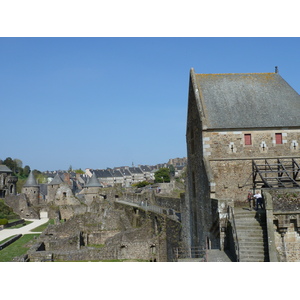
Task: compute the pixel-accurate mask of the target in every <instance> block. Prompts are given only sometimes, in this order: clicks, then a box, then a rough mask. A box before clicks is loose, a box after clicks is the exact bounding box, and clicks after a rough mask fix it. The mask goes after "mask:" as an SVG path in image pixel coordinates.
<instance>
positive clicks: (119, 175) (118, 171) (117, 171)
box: [111, 170, 123, 177]
mask: <svg viewBox="0 0 300 300" xmlns="http://www.w3.org/2000/svg"><path fill="white" fill-rule="evenodd" d="M111 174H112V175H113V176H114V177H123V175H122V173H121V171H120V170H111Z"/></svg>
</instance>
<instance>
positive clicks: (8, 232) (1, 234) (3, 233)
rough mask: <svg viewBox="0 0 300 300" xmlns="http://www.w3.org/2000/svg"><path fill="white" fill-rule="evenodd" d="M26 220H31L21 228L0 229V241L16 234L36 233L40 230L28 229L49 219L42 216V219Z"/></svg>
mask: <svg viewBox="0 0 300 300" xmlns="http://www.w3.org/2000/svg"><path fill="white" fill-rule="evenodd" d="M26 221H32V223H30V224H28V225H26V226H22V227H21V228H16V229H9V228H8V229H3V230H0V241H3V240H4V239H6V238H9V237H11V236H14V235H16V234H37V233H41V232H32V231H30V230H32V229H34V228H36V227H38V226H40V225H42V224H45V223H47V222H48V221H49V219H48V218H43V219H26Z"/></svg>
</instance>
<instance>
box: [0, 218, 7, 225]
mask: <svg viewBox="0 0 300 300" xmlns="http://www.w3.org/2000/svg"><path fill="white" fill-rule="evenodd" d="M7 223H8V221H7V219H0V225H6V224H7Z"/></svg>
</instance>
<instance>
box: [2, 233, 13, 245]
mask: <svg viewBox="0 0 300 300" xmlns="http://www.w3.org/2000/svg"><path fill="white" fill-rule="evenodd" d="M14 236H15V235H12V236H10V237H8V238H6V239H4V240H2V241H0V245H1V244H3V243H4V242H6V241H8V240H10V239H11V238H13V237H14Z"/></svg>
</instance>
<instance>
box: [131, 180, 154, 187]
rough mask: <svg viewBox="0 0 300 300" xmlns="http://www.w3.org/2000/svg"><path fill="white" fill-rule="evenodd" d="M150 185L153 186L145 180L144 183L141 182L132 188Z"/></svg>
mask: <svg viewBox="0 0 300 300" xmlns="http://www.w3.org/2000/svg"><path fill="white" fill-rule="evenodd" d="M149 184H151V183H150V182H148V181H146V180H144V181H140V182H137V183H134V184H133V185H132V186H134V187H137V188H142V187H144V186H147V185H149Z"/></svg>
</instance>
